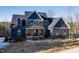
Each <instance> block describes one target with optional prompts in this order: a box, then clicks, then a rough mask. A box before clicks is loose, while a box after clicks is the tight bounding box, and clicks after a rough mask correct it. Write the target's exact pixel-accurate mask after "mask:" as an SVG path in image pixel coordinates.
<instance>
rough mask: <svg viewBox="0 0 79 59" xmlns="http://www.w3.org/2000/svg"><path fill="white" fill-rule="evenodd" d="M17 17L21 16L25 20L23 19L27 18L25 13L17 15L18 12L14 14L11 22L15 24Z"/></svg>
mask: <svg viewBox="0 0 79 59" xmlns="http://www.w3.org/2000/svg"><path fill="white" fill-rule="evenodd" d="M17 18H21V20H23V19H25V16H24V15H17V14H14V15H13V16H12V21H11V24H15V23H16V19H17Z"/></svg>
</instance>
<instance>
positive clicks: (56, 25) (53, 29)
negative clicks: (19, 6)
mask: <svg viewBox="0 0 79 59" xmlns="http://www.w3.org/2000/svg"><path fill="white" fill-rule="evenodd" d="M10 27H11V37H12V38H17V37H24V38H30V39H31V38H32V39H33V38H34V39H35V38H38V39H39V38H40V39H41V38H45V37H49V36H52V37H54V36H59V35H61V36H67V35H68V34H69V29H70V27H69V25H68V24H67V22H66V21H65V20H64V19H63V18H49V17H48V16H47V14H46V13H44V12H36V11H34V12H32V11H25V14H24V15H16V14H15V15H13V16H12V21H11V26H10Z"/></svg>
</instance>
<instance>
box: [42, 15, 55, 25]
mask: <svg viewBox="0 0 79 59" xmlns="http://www.w3.org/2000/svg"><path fill="white" fill-rule="evenodd" d="M41 17H42V18H43V19H44V20H48V22H49V25H50V24H51V23H52V22H53V18H47V17H44V16H41Z"/></svg>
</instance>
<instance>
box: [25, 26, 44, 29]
mask: <svg viewBox="0 0 79 59" xmlns="http://www.w3.org/2000/svg"><path fill="white" fill-rule="evenodd" d="M26 29H44V27H43V26H29V27H28V28H26Z"/></svg>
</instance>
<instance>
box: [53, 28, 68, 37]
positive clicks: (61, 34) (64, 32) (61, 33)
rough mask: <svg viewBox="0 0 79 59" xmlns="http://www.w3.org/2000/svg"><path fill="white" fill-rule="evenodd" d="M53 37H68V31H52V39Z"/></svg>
mask: <svg viewBox="0 0 79 59" xmlns="http://www.w3.org/2000/svg"><path fill="white" fill-rule="evenodd" d="M55 36H63V37H64V36H65V37H68V36H69V29H53V37H55Z"/></svg>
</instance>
